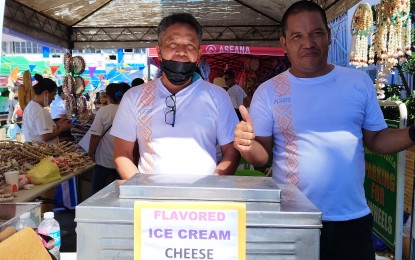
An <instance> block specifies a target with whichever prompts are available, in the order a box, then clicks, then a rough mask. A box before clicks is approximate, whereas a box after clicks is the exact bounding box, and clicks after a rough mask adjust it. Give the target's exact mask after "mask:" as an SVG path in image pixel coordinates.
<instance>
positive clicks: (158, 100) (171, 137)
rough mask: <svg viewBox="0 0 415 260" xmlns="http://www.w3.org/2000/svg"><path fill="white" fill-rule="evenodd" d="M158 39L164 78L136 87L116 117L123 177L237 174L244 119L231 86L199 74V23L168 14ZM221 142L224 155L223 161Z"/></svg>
mask: <svg viewBox="0 0 415 260" xmlns="http://www.w3.org/2000/svg"><path fill="white" fill-rule="evenodd" d="M158 39H159V43H158V46H157V52H158V55H159V58H160V59H161V68H162V71H163V74H162V76H161V78H157V79H155V80H153V81H151V82H147V83H145V84H143V85H141V87H139V88H131V89H130V90H129V91H128V92H127V93H126V94H125V95H124V98H123V99H122V101H121V104H120V107H119V109H118V111H117V114H116V116H115V119H114V123H113V127H112V129H111V134H112V135H113V136H114V139H115V141H114V161H115V166H116V168H117V170H118V172H119V173H120V175H121V177H122V178H123V179H129V178H130V177H132V176H133V175H134V174H136V173H145V174H152V173H156V174H198V175H214V174H216V175H225V174H234V173H235V170H236V168H237V167H238V164H239V159H240V155H239V153H238V151H237V150H236V149H235V148H234V147H233V145H232V143H233V129H234V128H235V126H236V124H237V123H238V118H237V116H236V114H235V112H234V110H233V107H232V103H231V101H230V99H229V96H228V94H227V93H226V92H225V90H223V89H222V88H219V87H218V86H215V85H213V84H211V83H209V82H207V81H204V80H203V79H201V78H200V75H199V74H197V73H195V71H196V63H197V61H198V60H199V58H200V55H201V48H200V43H201V40H202V28H201V26H200V24H199V22H198V21H197V20H196V19H195V18H194V17H193V16H192V15H190V14H187V13H177V14H172V15H170V16H167V17H165V18H164V19H163V20H162V21H161V22H160V24H159V26H158ZM136 140H138V144H139V147H138V148H139V153H140V156H139V164H138V168H137V166H136V164H135V161H134V159H133V151H134V144H135V142H136ZM216 142H218V143H219V145H220V146H221V150H222V155H223V157H222V160H221V161H219V162H217V161H216V149H215V146H216Z"/></svg>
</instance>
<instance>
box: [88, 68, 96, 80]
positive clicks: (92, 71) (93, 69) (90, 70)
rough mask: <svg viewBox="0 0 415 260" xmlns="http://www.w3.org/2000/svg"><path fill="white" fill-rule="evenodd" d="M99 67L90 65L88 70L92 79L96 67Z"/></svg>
mask: <svg viewBox="0 0 415 260" xmlns="http://www.w3.org/2000/svg"><path fill="white" fill-rule="evenodd" d="M96 68H97V67H88V70H89V76H90V77H91V79H92V76H94V73H95V69H96Z"/></svg>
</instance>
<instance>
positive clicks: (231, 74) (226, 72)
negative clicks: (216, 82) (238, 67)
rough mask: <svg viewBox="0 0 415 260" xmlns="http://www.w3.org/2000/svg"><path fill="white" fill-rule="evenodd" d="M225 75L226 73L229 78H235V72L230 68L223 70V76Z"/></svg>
mask: <svg viewBox="0 0 415 260" xmlns="http://www.w3.org/2000/svg"><path fill="white" fill-rule="evenodd" d="M225 75H227V76H228V77H229V78H231V79H234V78H235V74H234V73H233V71H231V70H227V71H225V73H223V76H225Z"/></svg>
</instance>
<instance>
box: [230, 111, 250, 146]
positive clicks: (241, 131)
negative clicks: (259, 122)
mask: <svg viewBox="0 0 415 260" xmlns="http://www.w3.org/2000/svg"><path fill="white" fill-rule="evenodd" d="M239 112H240V113H241V116H242V119H243V120H242V121H241V122H239V123H238V124H237V125H236V127H235V133H234V142H233V146H234V147H235V148H236V149H237V150H238V151H240V152H243V151H248V150H249V149H250V148H251V145H252V142H253V140H254V139H255V134H254V125H253V123H252V119H251V116H250V115H249V112H248V110H247V109H246V108H245V107H244V106H239Z"/></svg>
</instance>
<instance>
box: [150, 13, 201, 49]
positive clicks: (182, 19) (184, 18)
mask: <svg viewBox="0 0 415 260" xmlns="http://www.w3.org/2000/svg"><path fill="white" fill-rule="evenodd" d="M177 23H181V24H187V25H189V26H190V27H192V28H193V29H194V30H195V31H196V33H197V38H198V40H199V43H200V42H202V35H203V32H202V26H201V25H200V24H199V22H198V21H197V20H196V18H194V16H193V15H191V14H189V13H175V14H171V15H169V16H166V17H164V18H163V20H161V22H160V23H159V25H158V26H157V35H158V40H159V43H160V40H161V38H162V37H163V36H162V34H163V33H164V32H165V31H166V30H167V28H169V27H170V26H172V25H174V24H177Z"/></svg>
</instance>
